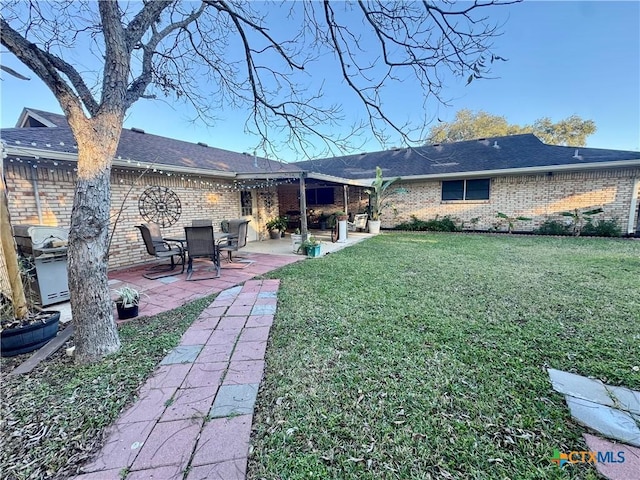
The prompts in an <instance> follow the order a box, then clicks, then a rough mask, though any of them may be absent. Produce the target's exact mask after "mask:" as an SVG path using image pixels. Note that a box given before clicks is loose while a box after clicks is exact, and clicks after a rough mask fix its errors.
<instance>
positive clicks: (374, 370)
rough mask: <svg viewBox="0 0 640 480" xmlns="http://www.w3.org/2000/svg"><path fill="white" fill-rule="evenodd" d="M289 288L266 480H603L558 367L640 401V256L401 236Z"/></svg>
mask: <svg viewBox="0 0 640 480" xmlns="http://www.w3.org/2000/svg"><path fill="white" fill-rule="evenodd" d="M272 276H274V277H277V278H280V279H281V287H280V292H279V294H278V312H277V316H276V321H275V323H274V326H273V329H272V333H271V340H270V344H269V347H268V349H267V367H266V377H265V381H264V384H263V386H262V389H261V391H260V394H259V397H258V404H257V410H256V414H255V417H254V438H253V453H252V455H251V457H250V460H249V475H248V478H251V479H259V478H266V479H298V478H305V479H307V478H322V479H324V478H340V479H380V478H385V479H386V478H389V479H395V478H398V479H429V478H433V479H441V478H444V479H451V478H460V479H506V478H518V479H554V478H558V479H559V478H581V479H595V478H599V477H598V474H597V472H596V471H595V469H594V468H593V467H591V466H588V465H574V466H571V467H565V468H564V469H563V470H560V469H559V468H558V467H556V466H555V465H553V464H552V463H551V462H550V458H551V457H552V456H553V453H554V450H556V449H558V450H560V451H565V452H568V451H571V450H584V449H587V448H586V445H585V444H584V442H583V440H582V438H581V434H582V432H583V431H584V429H583V428H582V427H579V426H578V425H576V424H575V423H574V422H573V421H572V420H571V418H570V415H569V413H568V410H567V408H566V405H565V403H564V400H563V398H562V396H561V395H559V394H557V393H555V392H554V391H553V390H552V389H551V386H550V382H549V380H548V375H547V373H546V368H547V367H553V368H557V369H562V370H569V371H572V372H575V373H578V374H581V375H587V376H593V377H596V378H599V379H601V380H603V381H604V382H607V383H610V384H614V385H625V386H627V387H630V388H634V389H640V373H638V372H637V371H635V370H634V369H633V367H634V366H635V367H637V366H638V365H639V362H640V360H639V358H640V352H639V348H638V345H639V344H640V334H639V331H638V322H639V320H640V313H639V312H640V289H639V288H638V286H637V281H638V278H640V243H639V242H632V241H621V240H603V239H581V238H540V237H511V236H506V235H502V236H481V235H447V234H389V235H383V236H379V237H376V238H374V239H371V240H369V241H367V242H364V243H361V244H358V245H356V246H353V247H350V248H349V249H346V250H343V251H341V252H339V253H335V254H331V255H329V256H328V257H325V258H323V259H321V260H314V261H306V262H303V263H301V264H294V265H290V266H288V267H285V268H284V269H281V270H279V271H277V272H276V273H274V274H272Z"/></svg>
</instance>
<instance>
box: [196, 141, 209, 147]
mask: <svg viewBox="0 0 640 480" xmlns="http://www.w3.org/2000/svg"><path fill="white" fill-rule="evenodd" d="M198 145H200V146H201V147H208V146H209V145H207V144H206V143H204V142H198Z"/></svg>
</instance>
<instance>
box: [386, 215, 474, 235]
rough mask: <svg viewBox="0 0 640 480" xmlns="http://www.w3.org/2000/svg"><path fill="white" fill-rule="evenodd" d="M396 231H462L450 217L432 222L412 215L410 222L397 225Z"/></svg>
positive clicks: (435, 219)
mask: <svg viewBox="0 0 640 480" xmlns="http://www.w3.org/2000/svg"><path fill="white" fill-rule="evenodd" d="M395 228H396V230H408V231H413V232H459V231H461V230H462V227H461V226H458V225H457V224H456V222H455V221H454V220H453V219H452V218H451V217H449V216H448V215H447V216H445V217H442V218H438V216H437V215H436V218H434V219H432V220H426V221H425V220H419V219H418V218H417V217H416V216H415V215H411V221H410V222H404V223H401V224H399V225H396V227H395Z"/></svg>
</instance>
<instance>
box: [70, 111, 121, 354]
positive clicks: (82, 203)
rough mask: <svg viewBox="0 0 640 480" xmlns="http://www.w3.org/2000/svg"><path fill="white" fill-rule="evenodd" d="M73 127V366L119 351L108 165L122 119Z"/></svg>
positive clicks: (114, 116)
mask: <svg viewBox="0 0 640 480" xmlns="http://www.w3.org/2000/svg"><path fill="white" fill-rule="evenodd" d="M81 123H82V125H74V124H73V123H72V128H73V130H74V134H75V136H76V141H77V142H78V181H77V184H76V190H75V196H74V200H73V210H72V213H71V229H70V231H69V288H70V294H71V311H72V315H73V321H74V325H75V333H74V335H75V339H76V352H75V355H76V360H77V361H78V362H80V363H89V362H95V361H98V360H100V359H102V358H103V357H104V356H105V355H109V354H111V353H114V352H117V351H118V350H119V349H120V339H119V337H118V331H117V328H116V324H115V321H114V319H113V304H112V301H111V295H110V291H109V285H108V279H107V267H108V251H107V246H108V240H109V214H110V206H111V177H110V175H111V160H112V158H113V156H114V154H115V152H116V149H117V146H118V141H119V138H120V133H121V132H122V116H121V115H118V114H113V113H110V114H99V115H97V116H96V117H94V118H92V119H90V120H87V121H86V123H85V122H81Z"/></svg>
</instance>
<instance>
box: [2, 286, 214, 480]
mask: <svg viewBox="0 0 640 480" xmlns="http://www.w3.org/2000/svg"><path fill="white" fill-rule="evenodd" d="M212 300H213V297H211V296H210V297H207V298H202V299H199V300H197V301H195V302H192V303H190V304H188V305H185V306H183V307H180V308H177V309H175V310H172V311H170V312H165V313H162V314H159V315H156V316H154V317H148V318H140V319H136V321H135V322H131V323H128V324H124V325H122V326H121V327H120V328H119V332H120V339H121V341H122V349H121V351H120V352H119V353H118V354H116V355H112V356H109V357H107V358H106V359H105V360H104V361H103V362H101V363H99V364H95V365H88V366H82V367H79V366H77V365H75V364H74V363H73V360H72V359H71V358H69V357H66V356H65V355H64V349H61V350H60V351H58V353H57V354H56V355H55V356H54V357H52V358H51V359H50V360H48V361H46V362H43V363H42V364H41V365H40V366H39V367H38V368H37V369H35V370H34V371H33V372H31V373H29V374H25V375H18V376H15V377H10V376H6V375H4V373H6V370H7V367H8V366H10V365H11V364H13V363H14V362H13V361H12V359H2V366H3V369H2V370H3V376H2V403H1V411H0V427H1V428H0V430H1V431H2V448H0V471H1V472H2V478H11V479H42V478H70V477H73V475H75V474H76V473H77V471H76V469H77V467H78V466H79V465H80V464H81V463H83V462H84V461H85V460H87V459H88V458H89V457H90V456H91V454H92V453H93V452H94V451H95V450H96V449H97V448H98V447H99V446H100V442H101V440H102V432H103V430H104V429H105V428H106V427H107V426H109V425H110V424H111V423H113V422H114V421H115V419H116V418H117V416H118V414H119V413H120V412H121V411H122V410H123V409H124V407H125V406H126V405H127V404H129V403H130V402H131V401H132V400H134V398H135V393H136V390H137V389H138V388H139V387H140V385H142V384H143V383H144V381H145V379H146V378H147V377H148V376H149V374H150V373H151V372H152V371H153V370H154V369H155V368H156V366H157V365H158V363H159V362H160V360H161V359H162V358H163V357H164V356H165V355H166V354H167V352H168V351H169V350H170V349H172V348H173V347H174V346H176V345H177V344H178V343H179V341H180V337H181V336H182V333H184V331H185V330H186V329H187V328H188V326H189V325H191V323H192V322H193V321H194V320H195V319H196V318H197V317H198V315H199V314H200V312H201V311H202V310H204V308H205V307H206V306H208V305H209V304H210V303H211V302H212ZM27 356H28V355H27Z"/></svg>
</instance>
